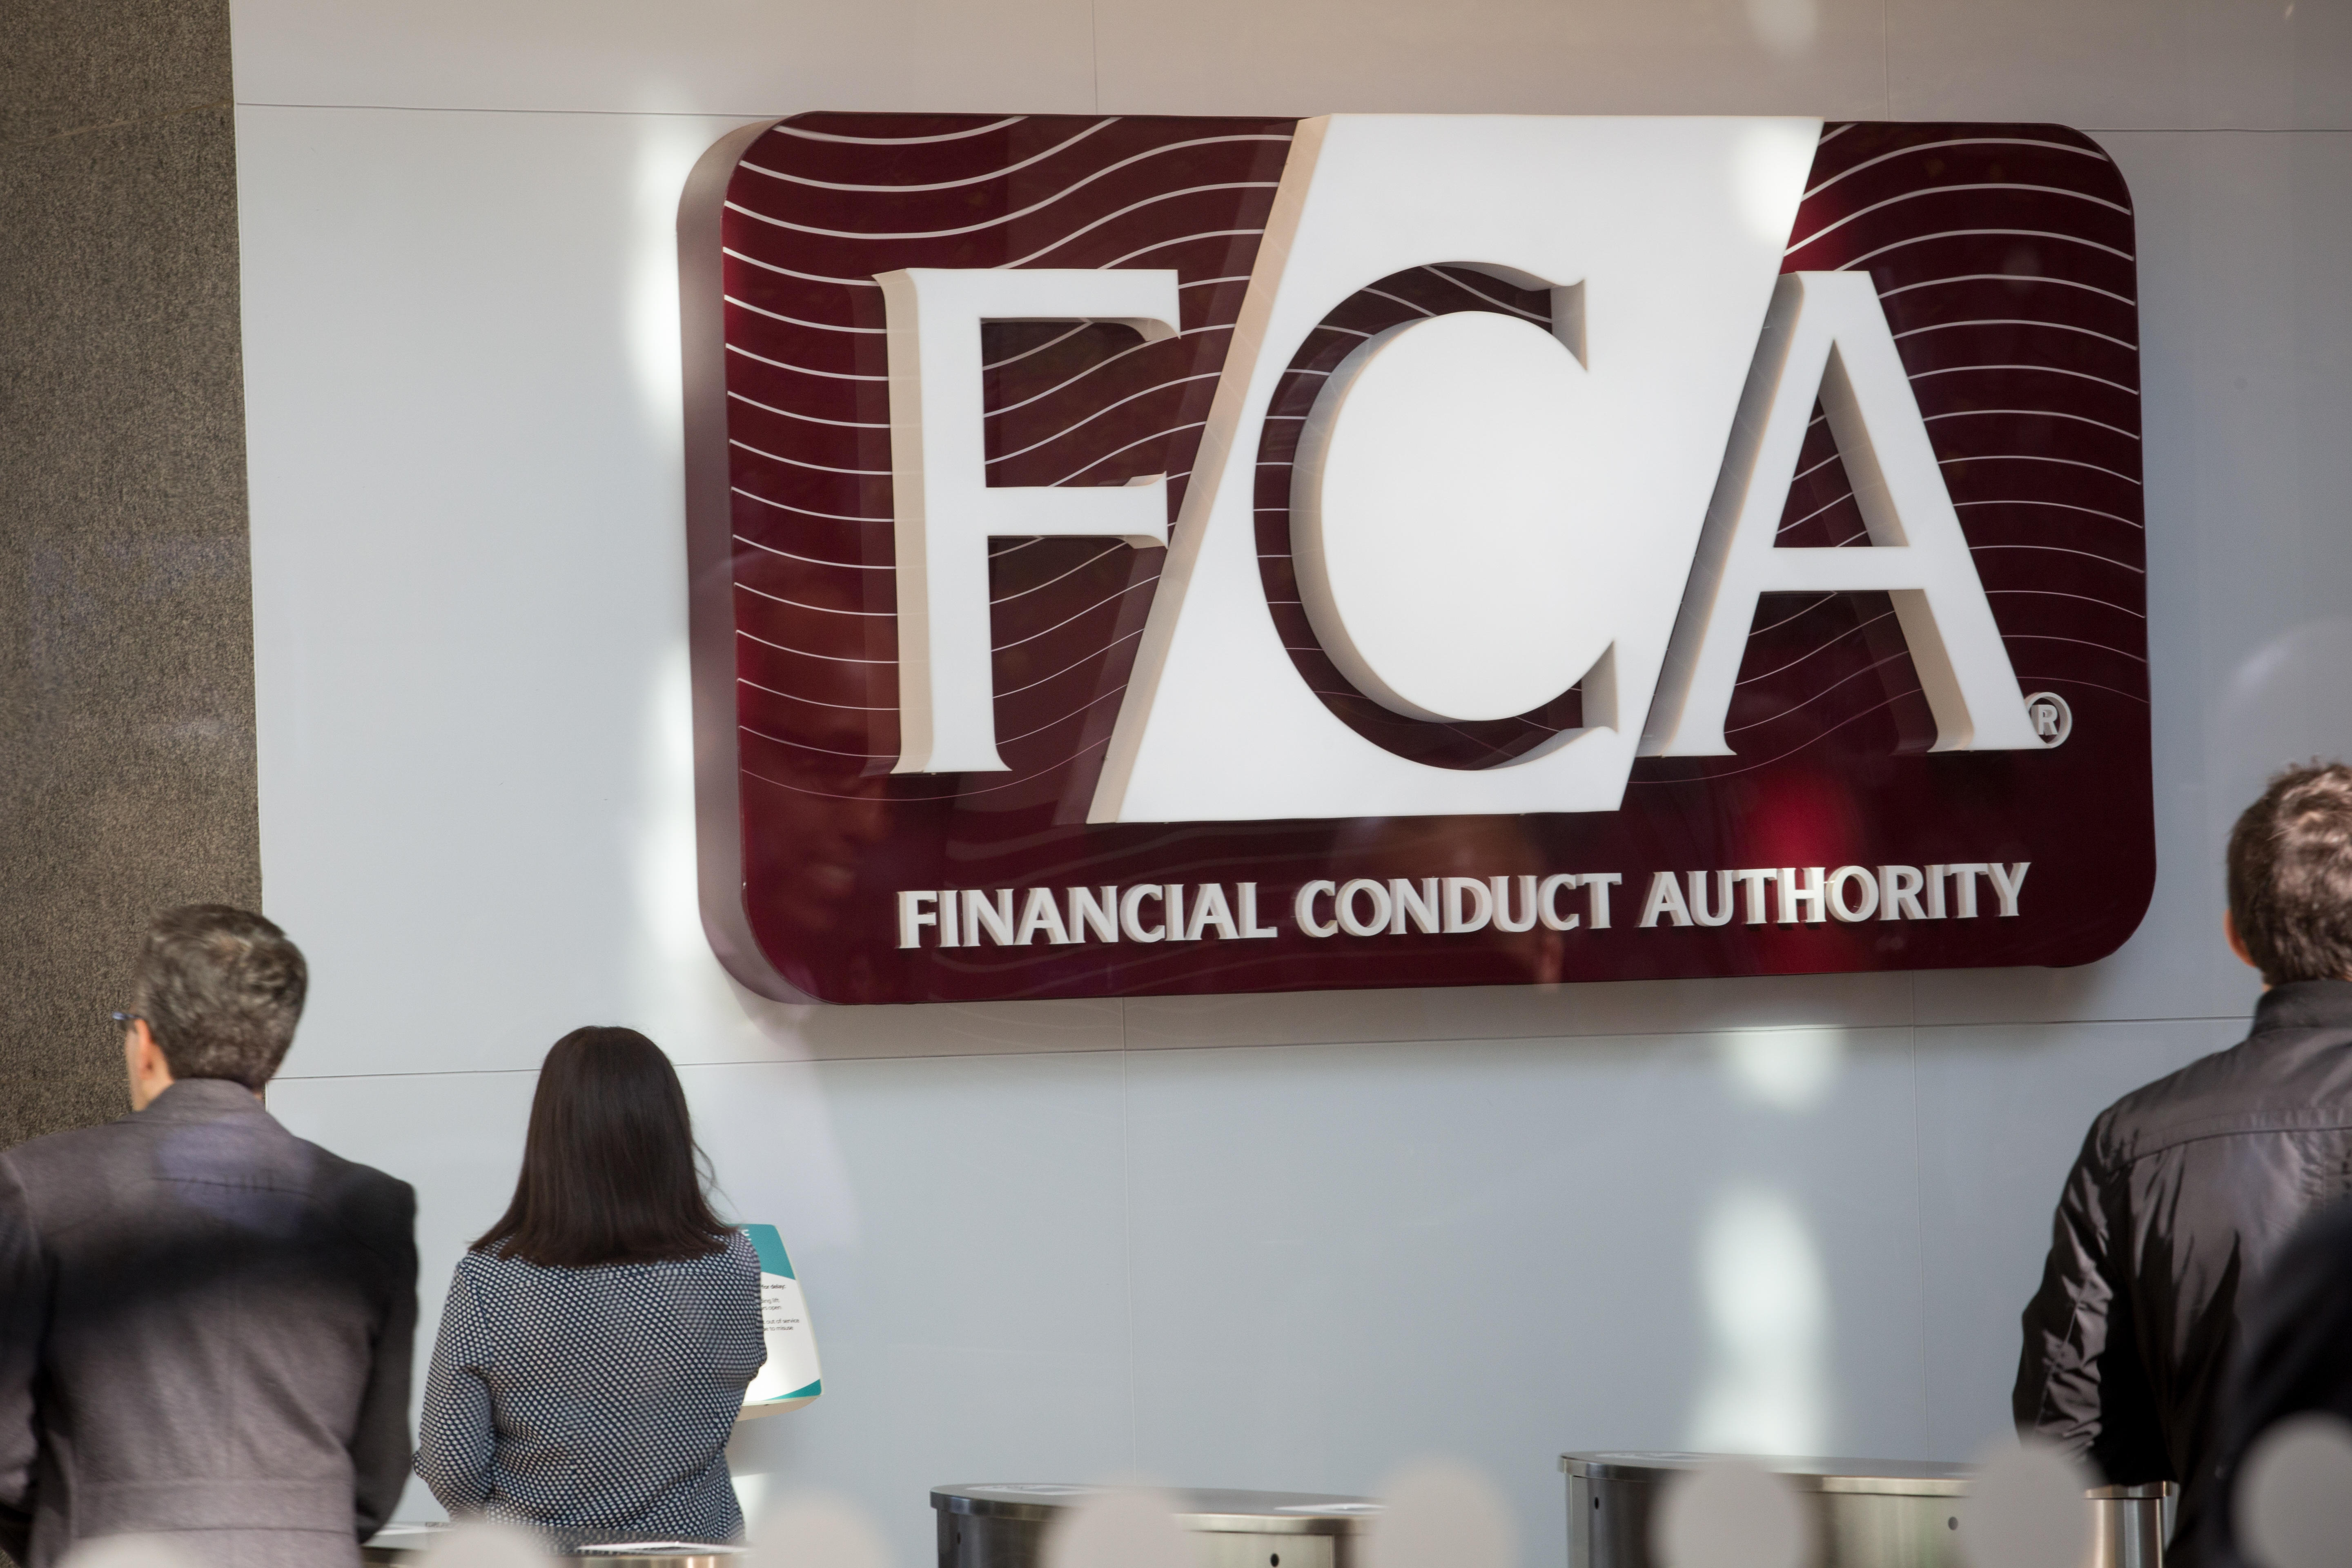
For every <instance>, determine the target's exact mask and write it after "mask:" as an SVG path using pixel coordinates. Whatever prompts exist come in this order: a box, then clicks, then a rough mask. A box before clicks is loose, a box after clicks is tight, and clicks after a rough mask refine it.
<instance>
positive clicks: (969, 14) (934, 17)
mask: <svg viewBox="0 0 2352 1568" xmlns="http://www.w3.org/2000/svg"><path fill="white" fill-rule="evenodd" d="M230 20H231V33H230V41H231V44H232V47H233V49H234V52H235V67H236V94H237V100H238V101H239V102H240V103H291V104H374V105H383V106H397V107H401V108H410V109H534V110H587V111H594V112H600V113H607V114H629V113H636V114H644V113H670V114H725V115H734V116H739V117H742V118H747V119H748V118H751V117H755V116H759V115H773V114H787V113H795V112H798V111H800V110H810V109H898V110H921V111H929V112H939V111H943V110H946V111H955V112H971V111H979V110H1002V109H1008V108H1009V109H1016V110H1025V111H1027V112H1030V113H1073V112H1083V111H1085V110H1089V109H1091V108H1093V107H1094V92H1095V81H1094V59H1093V49H1092V46H1091V36H1090V32H1089V23H1088V6H1087V0H990V3H989V4H986V5H965V4H959V3H958V0H859V3H858V4H856V5H827V4H824V3H823V0H782V3H780V0H693V3H692V4H690V5H637V4H633V3H632V0H581V3H579V4H567V5H548V4H544V3H542V0H421V3H417V4H405V5H375V4H371V3H370V0H236V3H235V4H234V5H233V6H232V7H231V16H230Z"/></svg>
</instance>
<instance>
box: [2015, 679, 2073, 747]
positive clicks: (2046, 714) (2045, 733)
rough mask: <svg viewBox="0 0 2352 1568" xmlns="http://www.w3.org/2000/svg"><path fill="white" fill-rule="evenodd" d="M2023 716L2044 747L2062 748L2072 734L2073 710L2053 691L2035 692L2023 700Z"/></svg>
mask: <svg viewBox="0 0 2352 1568" xmlns="http://www.w3.org/2000/svg"><path fill="white" fill-rule="evenodd" d="M2025 716H2026V717H2027V718H2028V719H2030V720H2032V721H2033V732H2034V733H2035V734H2037V735H2039V736H2041V737H2042V744H2043V745H2045V746H2063V745H2064V744H2065V743H2066V737H2067V736H2069V735H2071V734H2073V733H2074V710H2073V709H2072V708H2069V707H2067V706H2066V700H2065V699H2064V698H2063V697H2061V696H2059V695H2058V694H2057V693H2056V692H2054V691H2037V692H2035V693H2034V694H2033V695H2032V696H2031V697H2029V698H2027V699H2026V700H2025Z"/></svg>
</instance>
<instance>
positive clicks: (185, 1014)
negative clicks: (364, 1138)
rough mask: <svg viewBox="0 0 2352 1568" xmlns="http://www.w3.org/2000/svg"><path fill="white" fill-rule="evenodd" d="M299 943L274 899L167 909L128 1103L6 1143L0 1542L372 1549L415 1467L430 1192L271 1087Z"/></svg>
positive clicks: (295, 1552)
mask: <svg viewBox="0 0 2352 1568" xmlns="http://www.w3.org/2000/svg"><path fill="white" fill-rule="evenodd" d="M308 985H309V971H308V968H307V966H306V965H305V964H304V963H303V959H302V954H301V952H300V951H299V949H297V948H296V947H295V945H294V944H293V943H292V942H289V941H287V940H286V933H285V932H283V931H279V930H278V928H277V927H276V926H274V925H272V924H270V922H269V921H266V920H264V919H262V918H261V917H260V916H259V915H256V914H248V913H247V912H246V911H244V910H234V909H229V908H227V907H226V906H225V905H219V904H194V905H190V906H188V907H187V908H184V909H178V910H170V911H168V912H166V913H164V914H163V915H160V916H158V917H157V918H156V919H155V921H154V922H153V923H152V925H151V926H150V927H149V928H148V932H147V940H146V945H145V947H144V949H143V951H142V952H141V954H140V960H139V968H138V973H137V978H136V982H135V984H134V987H133V991H132V997H131V1005H132V1011H131V1013H130V1014H128V1015H121V1014H118V1015H117V1016H118V1017H120V1018H122V1019H123V1020H124V1022H125V1030H124V1037H123V1051H124V1055H125V1058H126V1060H127V1063H128V1066H129V1069H130V1075H131V1114H130V1115H128V1116H126V1117H123V1118H122V1119H121V1120H120V1121H110V1122H108V1123H107V1124H106V1125H104V1126H102V1127H89V1128H83V1129H81V1130H80V1131H73V1132H61V1133H58V1134H56V1135H55V1136H53V1137H48V1138H41V1139H36V1140H35V1141H33V1142H29V1143H25V1144H20V1145H19V1146H17V1147H16V1148H15V1149H11V1150H8V1151H6V1152H5V1153H0V1547H5V1549H6V1550H7V1552H9V1553H10V1554H11V1555H12V1556H14V1557H15V1558H16V1560H17V1561H18V1562H19V1563H23V1564H25V1565H26V1568H48V1565H49V1564H51V1563H55V1562H57V1561H58V1559H59V1558H61V1557H62V1556H64V1555H65V1554H66V1553H67V1552H68V1551H70V1550H71V1549H72V1547H73V1545H74V1543H75V1542H79V1541H86V1540H89V1538H91V1537H93V1536H102V1535H121V1534H144V1535H158V1536H163V1537H166V1538H168V1539H169V1540H171V1541H172V1542H173V1544H175V1545H177V1546H179V1547H181V1548H182V1549H183V1550H184V1551H185V1552H187V1553H188V1554H189V1555H190V1556H192V1557H193V1558H194V1559H195V1560H196V1561H198V1562H201V1563H207V1564H221V1565H230V1564H234V1565H235V1568H281V1565H282V1568H321V1565H334V1564H355V1563H358V1562H359V1542H362V1541H363V1540H364V1539H366V1538H367V1537H368V1536H369V1535H371V1534H373V1532H374V1531H375V1530H376V1528H377V1527H378V1526H379V1525H381V1524H382V1523H383V1521H384V1520H385V1519H386V1518H387V1517H388V1516H389V1515H390V1514H391V1512H392V1509H393V1505H394V1503H395V1502H396V1501H397V1500H398V1499H399V1497H400V1491H401V1487H402V1485H403V1484H404V1481H405V1480H406V1479H407V1472H408V1454H409V1447H408V1373H409V1347H410V1342H411V1341H412V1339H413V1338H414V1337H415V1328H416V1244H415V1234H414V1232H415V1214H416V1198H415V1193H413V1192H412V1191H411V1190H410V1189H409V1187H408V1185H407V1184H406V1183H404V1182H397V1181H394V1180H393V1179H392V1178H391V1177H389V1176H386V1175H384V1174H383V1173H381V1172H378V1171H373V1170H370V1169H369V1168H368V1167H366V1166H364V1165H356V1164H353V1163H351V1162H350V1161H347V1160H341V1159H338V1158H337V1157H336V1156H334V1155H332V1154H330V1153H328V1152H326V1151H325V1150H323V1149H320V1148H319V1147H318V1146H317V1145H315V1144H312V1143H308V1142H303V1141H302V1140H301V1139H299V1138H297V1137H295V1136H294V1135H293V1134H291V1133H289V1132H288V1131H286V1130H285V1129H284V1128H283V1127H281V1126H279V1125H278V1122H277V1121H276V1120H275V1119H274V1118H272V1117H271V1116H270V1114H269V1113H268V1111H267V1110H264V1109H262V1103H261V1100H260V1095H259V1091H260V1089H261V1087H262V1086H263V1085H264V1084H266V1083H268V1081H269V1079H270V1076H271V1075H272V1074H273V1073H275V1072H276V1071H277V1070H278V1063H279V1062H280V1061H281V1060H283V1059H284V1058H285V1055H286V1048H287V1047H288V1046H289V1045H290V1044H291V1043H292V1042H293V1038H294V1025H295V1022H296V1020H297V1019H299V1017H300V1016H301V1013H302V999H303V995H304V993H305V991H306V990H307V988H308Z"/></svg>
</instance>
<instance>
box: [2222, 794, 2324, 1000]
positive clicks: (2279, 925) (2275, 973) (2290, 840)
mask: <svg viewBox="0 0 2352 1568" xmlns="http://www.w3.org/2000/svg"><path fill="white" fill-rule="evenodd" d="M2229 862H2230V919H2231V921H2232V922H2233V923H2234V924H2235V925H2236V926H2237V928H2238V940H2239V941H2240V942H2243V943H2245V946H2246V952H2248V953H2249V954H2251V955H2252V958H2253V961H2254V963H2255V964H2256V966H2257V967H2259V968H2260V969H2261V970H2262V972H2263V979H2264V980H2265V981H2267V982H2269V983H2270V984H2273V985H2284V984H2289V983H2290V982H2293V981H2297V980H2352V768H2347V767H2346V766H2345V765H2344V764H2343V763H2324V762H2320V761H2317V760H2316V759H2315V760H2314V761H2313V762H2312V763H2310V765H2308V766H2306V767H2300V768H2289V769H2287V770H2286V771H2285V772H2284V773H2279V774H2277V775H2276V776H2274V777H2273V779H2272V780H2271V783H2270V787H2269V788H2268V789H2266V790H2264V791H2263V797H2262V799H2260V800H2258V801H2256V802H2254V804H2253V805H2250V806H2248V807H2246V809H2245V811H2244V812H2243V813H2242V815H2241V816H2239V818H2238V825H2237V826H2235V827H2233V828H2231V830H2230V857H2229Z"/></svg>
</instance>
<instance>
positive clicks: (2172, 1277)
mask: <svg viewBox="0 0 2352 1568" xmlns="http://www.w3.org/2000/svg"><path fill="white" fill-rule="evenodd" d="M2345 1194H2352V982H2346V981H2340V980H2315V981H2303V982H2297V983H2295V984H2289V985H2281V986H2278V987H2276V988H2275V989H2273V990H2272V991H2269V992H2267V993H2265V994H2264V995H2263V999H2262V1002H2261V1004H2260V1005H2258V1006H2257V1007H2256V1008H2255V1009H2254V1027H2253V1033H2252V1035H2251V1036H2250V1037H2248V1038H2247V1039H2246V1040H2245V1041H2244V1042H2243V1043H2242V1044H2241V1045H2237V1046H2232V1047H2231V1048H2230V1049H2228V1050H2226V1051H2221V1052H2218V1053H2216V1054H2215V1055H2212V1056H2210V1057H2207V1058H2204V1059H2203V1060H2201V1061H2197V1062H2192V1063H2190V1064H2189V1066H2188V1067H2185V1068H2181V1069H2180V1070H2179V1072H2177V1073H2174V1074H2172V1075H2171V1076H2170V1077H2169V1078H2164V1079H2158V1080H2157V1081H2156V1082H2154V1083H2152V1084H2149V1085H2148V1086H2147V1088H2145V1089H2136V1090H2134V1091H2133V1092H2132V1093H2130V1094H2127V1095H2126V1096H2124V1098H2123V1099H2121V1100H2117V1101H2116V1103H2115V1104H2114V1105H2112V1106H2110V1107H2108V1108H2107V1110H2105V1112H2103V1113H2102V1114H2101V1115H2100V1117H2099V1119H2098V1120H2097V1121H2095V1122H2094V1123H2092V1126H2091V1133H2090V1136H2089V1137H2088V1138H2086V1139H2084V1142H2083V1152H2082V1153H2081V1155H2080V1156H2078V1157H2077V1158H2076V1160H2075V1162H2074V1171H2073V1172H2072V1173H2070V1174H2069V1175H2068V1176H2067V1178H2066V1190H2065V1193H2064V1194H2063V1196H2062V1197H2061V1198H2060V1199H2059V1203H2058V1217H2057V1222H2056V1225H2055V1226H2054V1227H2053V1237H2052V1240H2051V1245H2050V1260H2049V1263H2048V1265H2047V1266H2046V1267H2045V1268H2044V1269H2043V1271H2042V1289H2041V1290H2040V1291H2038V1292H2037V1293H2036V1294H2035V1296H2034V1298H2033V1300H2032V1303H2031V1304H2030V1305H2028V1306H2027V1308H2026V1309H2025V1351H2024V1354H2023V1356H2022V1357H2021V1359H2020V1361H2019V1363H2018V1368H2017V1388H2016V1392H2015V1393H2014V1394H2013V1395H2012V1396H2011V1405H2012V1407H2013V1409H2014V1411H2015V1414H2016V1417H2017V1424H2018V1426H2019V1428H2020V1430H2021V1431H2034V1432H2039V1433H2040V1434H2041V1435H2042V1436H2044V1437H2047V1438H2049V1439H2051V1440H2052V1441H2053V1442H2055V1443H2057V1444H2058V1445H2059V1446H2060V1447H2063V1448H2065V1449H2067V1450H2068V1451H2070V1452H2072V1453H2074V1454H2075V1455H2077V1456H2080V1457H2082V1458H2084V1459H2086V1460H2087V1461H2088V1462H2089V1463H2090V1464H2091V1465H2092V1466H2093V1467H2094V1468H2095V1469H2097V1470H2099V1471H2100V1472H2102V1473H2103V1474H2104V1475H2105V1478H2106V1479H2107V1480H2109V1481H2111V1482H2117V1483H2123V1482H2133V1481H2154V1480H2172V1481H2178V1482H2179V1483H2180V1484H2181V1499H2180V1516H2179V1524H2178V1528H2177V1531H2176V1533H2175V1536H2174V1539H2175V1541H2176V1542H2179V1543H2180V1544H2181V1546H2182V1548H2183V1550H2182V1551H2181V1552H2179V1556H2178V1557H2176V1559H2175V1562H2176V1563H2191V1562H2193V1561H2194V1559H2195V1558H2196V1556H2197V1552H2196V1550H2195V1545H2196V1543H2197V1542H2198V1539H2199V1536H2200V1522H2201V1520H2202V1518H2203V1515H2204V1513H2205V1511H2206V1510H2208V1509H2209V1508H2210V1506H2211V1494H2212V1493H2213V1491H2214V1490H2215V1485H2214V1481H2213V1471H2214V1464H2215V1461H2216V1459H2217V1458H2218V1457H2219V1456H2218V1453H2217V1438H2218V1436H2219V1435H2218V1433H2217V1432H2216V1430H2215V1426H2216V1414H2217V1412H2216V1400H2217V1397H2218V1395H2219V1394H2220V1392H2221V1383H2222V1379H2223V1376H2224V1374H2225V1373H2227V1371H2228V1370H2229V1366H2230V1361H2231V1354H2232V1352H2233V1351H2234V1350H2235V1347H2236V1344H2237V1340H2238V1317H2239V1308H2240V1303H2241V1301H2242V1300H2243V1299H2244V1297H2245V1295H2246V1293H2247V1291H2248V1289H2249V1288H2250V1287H2251V1286H2252V1283H2253V1280H2254V1279H2255V1278H2256V1277H2257V1276H2258V1275H2259V1274H2260V1273H2261V1271H2262V1269H2263V1266H2264V1265H2265V1264H2266V1263H2267V1262H2268V1261H2269V1260H2270V1259H2271V1258H2272V1257H2273V1255H2274V1254H2276V1252H2277V1251H2278V1249H2279V1247H2281V1245H2282V1244H2283V1243H2284V1241H2285V1239H2286V1237H2287V1236H2288V1235H2289V1233H2291V1232H2292V1231H2293V1230H2294V1228H2295V1226H2296V1225H2297V1224H2298V1223H2300V1222H2301V1221H2302V1220H2303V1219H2304V1218H2305V1216H2306V1215H2310V1214H2311V1213H2312V1212H2313V1211H2314V1210H2315V1209H2318V1208H2320V1207H2322V1206H2324V1205H2326V1204H2328V1203H2330V1202H2333V1201H2334V1200H2335V1199H2336V1198H2338V1197H2340V1196H2343V1195H2345Z"/></svg>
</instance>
